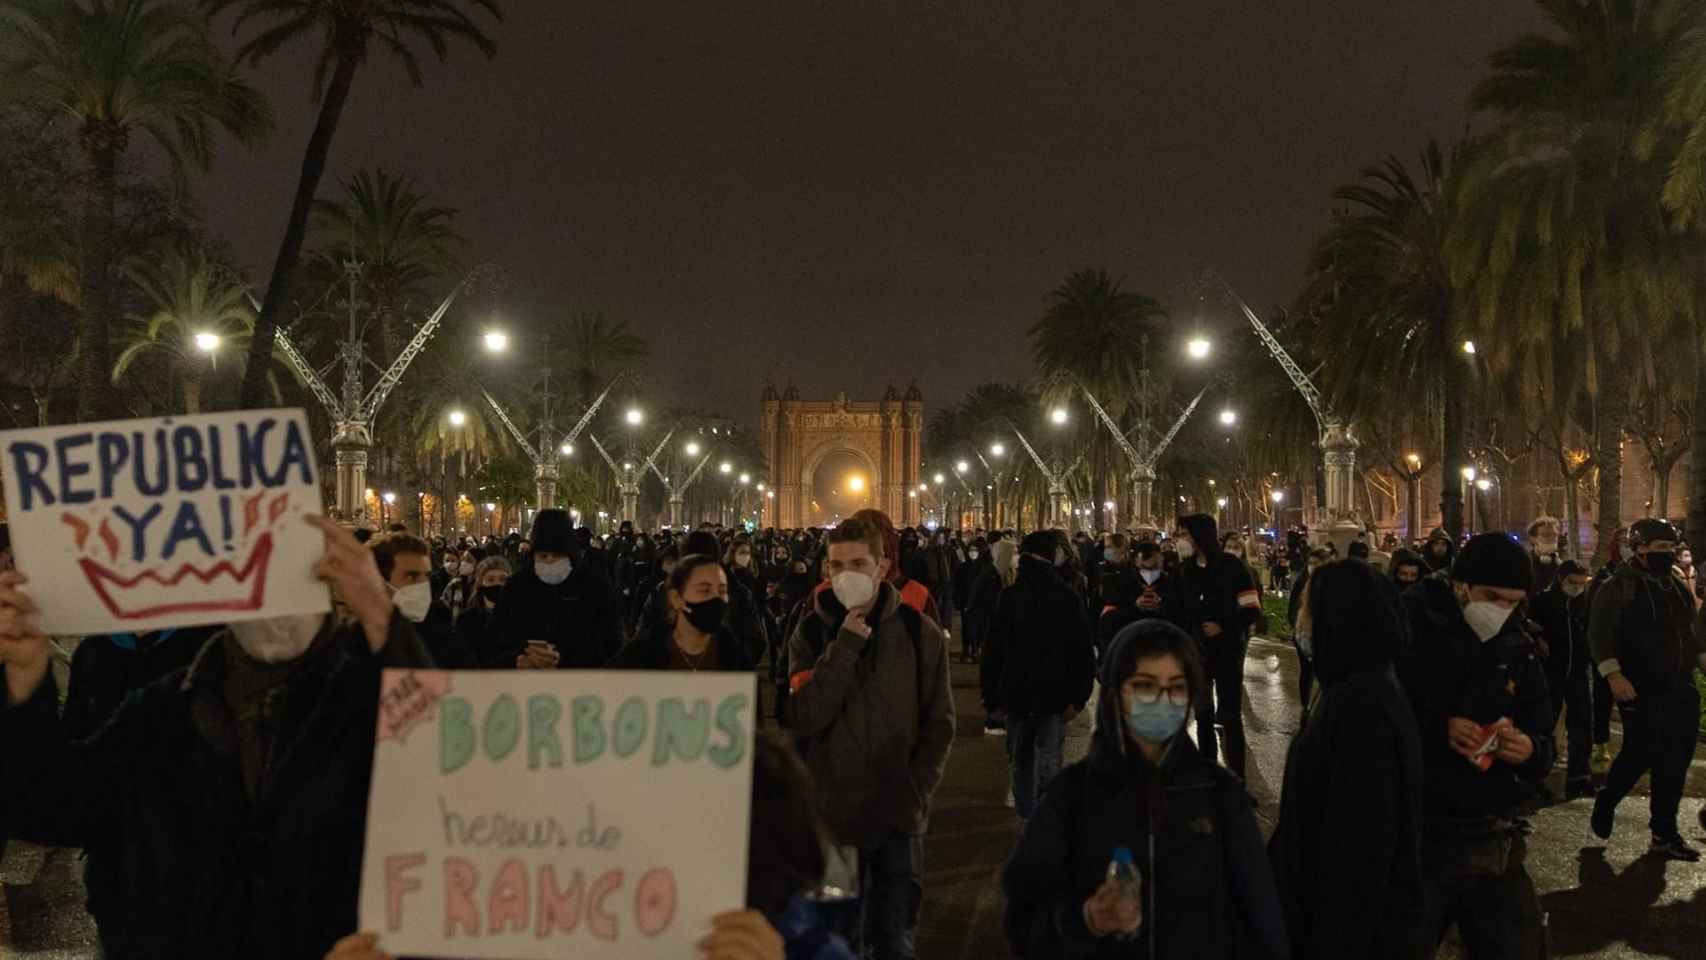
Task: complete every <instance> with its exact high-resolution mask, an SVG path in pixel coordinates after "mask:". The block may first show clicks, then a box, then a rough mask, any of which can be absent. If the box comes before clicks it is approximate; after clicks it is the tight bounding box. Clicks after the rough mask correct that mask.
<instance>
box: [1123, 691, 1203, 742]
mask: <svg viewBox="0 0 1706 960" xmlns="http://www.w3.org/2000/svg"><path fill="white" fill-rule="evenodd" d="M1189 711H1190V708H1189V707H1188V706H1183V707H1182V706H1178V705H1176V704H1174V703H1173V701H1171V700H1169V699H1167V698H1166V697H1162V698H1161V700H1160V701H1159V702H1157V703H1138V702H1136V701H1133V702H1132V703H1131V704H1130V705H1129V706H1127V707H1126V715H1125V722H1126V726H1127V727H1128V728H1129V729H1130V730H1131V732H1132V735H1133V736H1138V737H1142V738H1143V739H1145V740H1149V741H1152V742H1154V743H1160V742H1162V741H1164V740H1171V739H1172V738H1173V736H1174V735H1175V734H1177V733H1178V732H1179V730H1180V729H1182V728H1183V727H1184V725H1185V715H1186V714H1187V713H1188V712H1189Z"/></svg>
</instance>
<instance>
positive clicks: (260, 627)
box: [231, 613, 326, 663]
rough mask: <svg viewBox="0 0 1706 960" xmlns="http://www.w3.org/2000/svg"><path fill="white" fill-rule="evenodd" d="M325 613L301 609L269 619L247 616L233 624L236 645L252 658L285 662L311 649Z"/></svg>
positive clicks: (269, 661) (232, 632) (261, 660)
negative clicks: (248, 618)
mask: <svg viewBox="0 0 1706 960" xmlns="http://www.w3.org/2000/svg"><path fill="white" fill-rule="evenodd" d="M325 620H326V615H325V614H323V613H298V614H293V615H291V616H288V617H272V618H271V619H268V620H245V621H243V622H241V623H233V624H232V625H231V634H232V636H234V637H236V638H237V646H239V647H242V648H243V652H244V653H245V654H248V656H249V657H250V659H253V660H259V661H260V662H262V663H285V662H287V661H290V660H295V659H296V658H297V657H300V656H302V655H303V654H304V653H307V652H308V648H309V647H310V646H311V645H312V644H313V643H314V638H315V637H317V636H319V635H320V625H321V624H322V623H324V622H325Z"/></svg>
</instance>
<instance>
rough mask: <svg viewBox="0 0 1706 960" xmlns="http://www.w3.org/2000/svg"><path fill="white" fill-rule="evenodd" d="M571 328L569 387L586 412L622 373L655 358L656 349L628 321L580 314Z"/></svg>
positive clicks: (599, 314)
mask: <svg viewBox="0 0 1706 960" xmlns="http://www.w3.org/2000/svg"><path fill="white" fill-rule="evenodd" d="M567 326H568V341H569V342H568V344H567V352H568V362H569V374H568V376H569V385H570V389H571V391H572V396H573V399H574V400H576V401H578V402H579V404H580V406H581V407H582V408H583V409H584V408H585V407H586V406H588V405H589V404H591V403H592V401H593V400H594V399H596V398H597V396H598V394H599V391H601V390H603V389H604V387H605V385H606V384H608V383H609V382H610V380H611V379H612V378H614V377H615V376H616V375H617V374H618V373H620V372H622V371H624V370H628V369H631V368H633V367H634V366H636V365H638V364H640V363H642V362H644V361H645V360H647V359H648V358H649V357H651V355H652V345H651V344H650V343H648V342H647V341H646V338H645V337H642V336H640V335H639V334H637V333H634V332H633V331H631V330H629V329H628V321H626V320H611V319H610V318H609V317H607V316H605V315H604V313H603V312H602V311H598V310H584V311H581V312H579V313H576V314H575V315H573V316H571V317H570V318H569V322H568V324H567Z"/></svg>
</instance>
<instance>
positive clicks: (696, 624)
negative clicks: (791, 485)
mask: <svg viewBox="0 0 1706 960" xmlns="http://www.w3.org/2000/svg"><path fill="white" fill-rule="evenodd" d="M661 589H663V590H664V591H665V600H664V602H665V604H666V605H667V606H668V609H669V614H668V616H667V617H660V618H659V619H658V620H657V621H656V624H655V625H654V626H653V627H651V628H650V629H649V630H647V631H646V632H645V633H642V634H639V635H638V636H636V637H635V638H634V639H632V640H630V641H628V643H627V645H625V646H624V647H623V648H622V649H621V650H620V651H618V652H617V654H616V656H614V657H612V658H611V659H610V662H609V663H608V664H606V665H605V666H606V667H608V668H609V669H611V670H685V671H688V672H694V673H696V672H698V671H700V670H721V671H729V672H744V673H750V672H752V670H753V662H752V658H751V657H749V656H748V655H747V650H746V644H744V643H742V642H741V640H740V638H739V637H737V636H735V633H734V631H733V630H731V629H729V624H728V615H729V581H728V575H727V573H726V572H725V571H724V570H723V568H722V567H721V566H720V565H719V564H718V563H717V558H715V557H705V556H698V555H690V556H688V557H686V558H685V559H683V560H682V561H681V562H680V563H679V564H677V565H676V566H675V568H674V569H673V570H672V571H671V573H670V576H669V579H668V580H666V581H664V583H663V584H662V585H661Z"/></svg>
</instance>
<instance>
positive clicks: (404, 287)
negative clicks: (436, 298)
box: [309, 170, 468, 362]
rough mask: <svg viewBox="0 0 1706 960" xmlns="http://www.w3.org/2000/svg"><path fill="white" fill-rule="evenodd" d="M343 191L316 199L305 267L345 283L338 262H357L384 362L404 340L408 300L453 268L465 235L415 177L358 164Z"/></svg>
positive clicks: (324, 279)
mask: <svg viewBox="0 0 1706 960" xmlns="http://www.w3.org/2000/svg"><path fill="white" fill-rule="evenodd" d="M343 188H344V196H343V197H342V198H341V199H337V200H320V201H318V202H317V203H316V204H315V207H314V213H313V219H312V224H311V225H312V227H313V229H314V232H315V233H316V235H317V236H318V239H319V241H320V250H319V251H318V252H317V254H316V256H315V258H314V260H313V263H312V264H311V265H310V270H309V272H310V273H311V274H314V275H315V276H316V278H317V279H318V280H319V281H320V282H321V283H322V284H324V283H331V284H338V283H342V282H344V275H343V266H342V262H343V261H344V260H345V259H348V258H349V257H354V258H355V259H356V260H358V261H360V262H361V266H362V271H361V282H362V286H363V287H364V289H365V296H366V299H367V301H368V303H369V304H370V305H371V312H372V315H373V316H374V317H375V318H377V320H378V325H377V326H378V330H377V333H378V336H379V341H380V343H379V346H380V353H379V355H380V356H381V357H384V358H386V362H389V359H390V358H391V357H394V356H396V353H397V350H399V349H400V348H401V345H402V343H403V340H404V336H403V335H404V333H405V330H404V329H403V323H402V318H403V314H404V311H405V308H406V306H407V305H408V304H409V303H410V302H411V301H414V300H417V299H421V298H422V297H424V296H425V291H426V287H427V286H428V284H429V283H431V282H432V281H433V280H437V279H441V278H443V277H444V276H446V275H447V274H450V273H453V272H455V270H456V266H457V262H458V259H459V254H460V253H461V251H462V250H463V249H465V248H466V247H467V246H468V241H467V239H466V238H465V237H463V236H462V235H461V234H460V233H457V232H456V229H455V228H454V227H452V226H451V220H452V219H453V218H454V217H455V216H456V211H455V210H454V209H453V208H451V207H444V206H438V205H436V204H434V203H432V201H431V199H430V198H429V197H428V196H427V195H426V194H425V193H423V192H421V191H420V190H418V189H416V187H415V178H414V177H412V176H393V175H391V174H388V173H386V172H385V171H384V170H374V171H368V170H360V171H357V172H356V174H355V176H353V177H351V178H349V179H348V180H346V181H345V182H344V183H343Z"/></svg>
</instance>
